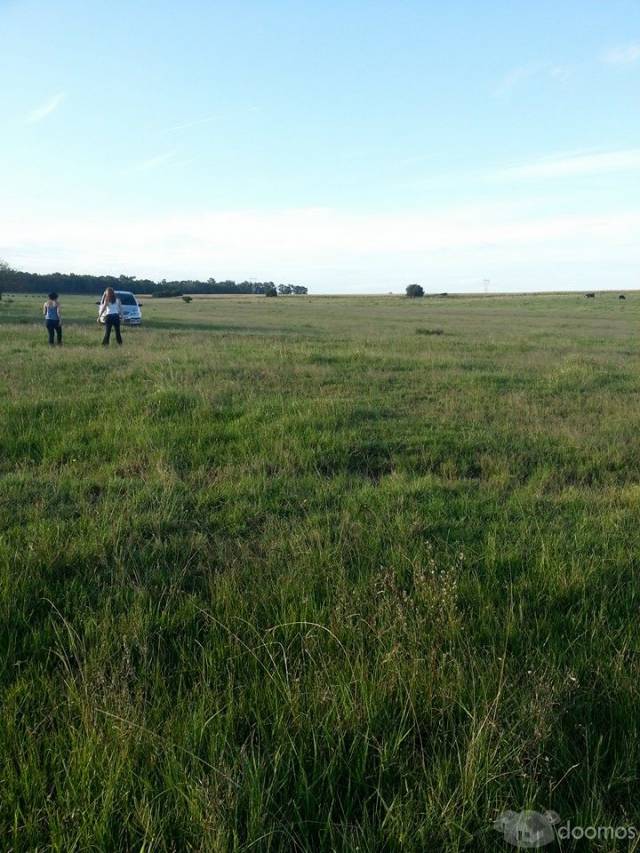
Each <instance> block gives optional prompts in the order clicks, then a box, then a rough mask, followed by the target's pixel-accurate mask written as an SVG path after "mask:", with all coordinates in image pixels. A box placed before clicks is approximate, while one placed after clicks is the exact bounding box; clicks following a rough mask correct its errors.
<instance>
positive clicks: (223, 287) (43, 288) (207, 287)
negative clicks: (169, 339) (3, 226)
mask: <svg viewBox="0 0 640 853" xmlns="http://www.w3.org/2000/svg"><path fill="white" fill-rule="evenodd" d="M107 287H113V289H114V290H133V291H137V292H139V293H150V294H151V295H152V296H182V295H184V294H233V293H236V294H240V293H261V294H265V295H266V294H267V293H269V294H271V293H276V294H277V293H280V294H282V295H296V296H300V295H304V294H305V293H307V292H308V288H306V287H303V286H302V285H299V284H279V285H276V284H274V282H272V281H240V282H235V281H230V280H227V281H216V280H215V278H209V279H207V281H197V280H194V279H187V280H185V281H167V280H166V279H162V281H152V280H151V279H148V278H136V276H134V275H120V276H113V275H77V274H76V273H60V272H54V273H35V272H22V271H21V270H14V269H11V267H10V266H9V265H8V264H6V263H4V262H2V261H0V293H2V292H5V293H49V292H51V291H55V292H56V293H65V294H88V295H92V296H93V295H95V294H98V293H102V292H103V291H104V290H106V288H107Z"/></svg>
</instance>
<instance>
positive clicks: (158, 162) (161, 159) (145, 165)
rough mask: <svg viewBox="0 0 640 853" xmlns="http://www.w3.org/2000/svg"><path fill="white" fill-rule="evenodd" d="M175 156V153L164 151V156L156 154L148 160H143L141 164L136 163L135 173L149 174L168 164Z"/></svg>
mask: <svg viewBox="0 0 640 853" xmlns="http://www.w3.org/2000/svg"><path fill="white" fill-rule="evenodd" d="M175 156H176V152H175V151H166V152H165V153H164V154H156V156H155V157H149V159H148V160H143V161H142V162H141V163H138V166H137V168H136V171H138V172H150V171H152V170H153V169H158V168H159V167H160V166H164V165H165V164H166V163H170V162H171V161H172V160H173V159H174V157H175Z"/></svg>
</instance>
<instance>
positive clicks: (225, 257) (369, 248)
mask: <svg viewBox="0 0 640 853" xmlns="http://www.w3.org/2000/svg"><path fill="white" fill-rule="evenodd" d="M0 234H1V235H2V240H1V245H0V255H2V256H3V257H6V258H7V259H8V260H9V261H10V262H11V263H12V264H14V265H16V266H19V267H20V266H22V267H23V268H26V269H34V270H41V271H51V270H53V269H61V270H63V271H76V272H81V271H84V272H88V271H91V272H96V273H98V272H111V273H115V274H119V273H121V272H124V273H129V274H133V275H138V276H139V277H144V276H150V277H154V278H163V277H166V278H172V277H186V278H188V277H201V278H207V277H208V276H210V275H214V276H215V277H216V278H223V277H227V276H229V277H231V278H237V279H242V278H245V277H257V278H260V277H265V278H268V279H273V280H278V281H283V280H291V281H303V282H306V283H309V284H311V285H313V287H314V290H315V291H316V292H317V291H318V290H324V291H325V292H326V291H327V290H331V289H333V290H340V289H341V287H342V288H346V289H354V288H355V289H356V290H357V289H362V288H369V289H371V290H375V289H383V290H389V289H392V285H393V284H394V282H395V283H396V284H397V283H398V282H403V281H404V279H405V278H406V279H407V281H412V280H420V278H421V277H422V280H425V278H426V277H428V276H432V277H433V276H437V277H438V279H439V280H440V281H443V280H444V281H447V280H449V281H451V279H452V277H455V276H458V277H460V276H467V277H468V276H470V275H477V277H478V280H481V279H482V278H484V277H491V278H492V279H493V278H494V271H495V270H506V269H509V270H511V272H512V273H513V275H514V276H515V275H516V273H517V274H518V275H520V276H527V275H528V276H529V277H530V278H531V276H533V275H534V274H537V275H538V276H539V275H540V270H541V267H542V264H543V263H547V264H548V265H549V266H550V267H553V265H554V264H555V265H556V266H555V275H556V276H557V278H549V277H547V278H544V279H541V283H542V284H545V285H546V284H548V285H549V286H550V287H552V286H555V287H560V286H563V285H562V282H563V281H564V282H565V284H566V276H567V275H570V276H573V277H574V278H575V279H576V280H577V281H578V286H582V287H584V286H586V285H585V284H584V283H583V282H584V281H585V280H586V278H587V277H588V276H595V275H597V274H600V275H602V276H608V275H609V271H610V270H611V269H614V268H616V265H617V266H618V267H620V265H621V264H626V267H627V268H628V272H625V275H627V276H628V280H629V285H628V286H631V282H632V281H634V280H635V279H633V275H635V272H634V270H635V269H636V268H637V264H638V263H639V262H640V248H639V247H640V211H638V212H626V213H609V214H606V213H602V214H592V215H588V214H584V215H573V216H544V215H537V216H533V215H531V214H530V213H529V214H527V213H526V212H525V213H523V211H522V210H518V208H517V207H515V206H509V205H505V206H504V207H503V208H502V209H501V210H499V209H497V208H496V207H495V206H490V207H487V208H483V207H466V208H465V207H461V208H458V209H451V210H448V211H443V212H442V213H435V212H434V213H424V214H395V215H392V214H388V215H382V214H364V213H363V214H357V213H345V212H340V211H336V210H331V209H314V208H304V209H296V210H280V211H272V212H261V211H252V210H243V211H227V212H221V211H220V212H210V213H202V214H199V215H196V214H193V215H191V214H190V215H181V216H163V217H160V216H148V217H146V218H136V219H132V218H127V217H125V216H123V217H118V216H114V217H101V218H96V219H93V218H92V219H91V220H87V219H82V218H79V217H74V216H70V217H68V218H60V219H57V220H56V219H52V218H51V217H49V216H45V215H43V216H41V217H38V216H35V215H34V214H32V213H25V214H24V215H23V216H22V217H18V216H16V215H15V213H12V214H11V215H10V214H8V213H4V214H3V213H0ZM595 264H598V265H599V266H595ZM514 271H515V272H514ZM545 275H546V272H545ZM562 276H564V278H562ZM522 281H523V284H521V285H520V286H523V285H524V283H525V279H524V278H523V280H522ZM625 281H626V279H625ZM527 286H528V287H529V288H531V287H532V283H531V282H529V284H528V285H527ZM593 286H595V285H593ZM620 286H621V285H620ZM538 287H539V285H538ZM440 289H447V288H446V287H442V288H440ZM515 289H517V287H516V288H515Z"/></svg>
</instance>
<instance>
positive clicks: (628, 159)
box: [495, 148, 640, 180]
mask: <svg viewBox="0 0 640 853" xmlns="http://www.w3.org/2000/svg"><path fill="white" fill-rule="evenodd" d="M637 171H640V148H629V149H626V150H621V151H602V152H600V153H576V154H573V155H569V156H561V157H557V156H556V157H548V158H545V159H543V160H537V161H535V162H533V163H524V164H522V165H520V166H511V167H509V168H507V169H502V170H501V171H499V172H498V173H497V174H496V175H495V177H498V178H501V179H516V180H521V179H522V180H523V179H529V178H534V179H535V178H568V177H573V176H575V175H599V174H605V173H607V172H637Z"/></svg>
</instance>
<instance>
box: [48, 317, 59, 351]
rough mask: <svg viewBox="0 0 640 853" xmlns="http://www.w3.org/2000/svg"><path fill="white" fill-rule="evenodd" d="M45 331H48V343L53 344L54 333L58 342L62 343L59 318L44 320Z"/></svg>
mask: <svg viewBox="0 0 640 853" xmlns="http://www.w3.org/2000/svg"><path fill="white" fill-rule="evenodd" d="M45 326H46V327H47V332H49V345H50V346H53V342H54V335H55V336H56V337H57V338H58V343H59V344H61V343H62V326H61V325H60V320H45Z"/></svg>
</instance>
